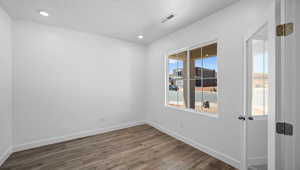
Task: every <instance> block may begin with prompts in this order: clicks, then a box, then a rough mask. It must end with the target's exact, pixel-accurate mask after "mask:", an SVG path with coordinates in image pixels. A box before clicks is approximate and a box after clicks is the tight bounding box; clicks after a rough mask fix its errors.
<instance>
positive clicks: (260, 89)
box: [249, 29, 269, 116]
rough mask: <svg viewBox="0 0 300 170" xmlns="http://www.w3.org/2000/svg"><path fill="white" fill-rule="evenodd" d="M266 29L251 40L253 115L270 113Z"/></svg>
mask: <svg viewBox="0 0 300 170" xmlns="http://www.w3.org/2000/svg"><path fill="white" fill-rule="evenodd" d="M264 30H265V29H263V30H262V31H260V32H259V33H258V35H257V36H254V37H253V38H252V39H251V41H249V49H250V56H251V57H252V90H251V91H252V101H251V103H252V109H251V110H252V111H251V112H252V113H251V114H252V116H263V115H267V114H268V91H269V90H268V89H269V84H268V51H267V36H266V35H265V34H263V33H264V32H266V31H264Z"/></svg>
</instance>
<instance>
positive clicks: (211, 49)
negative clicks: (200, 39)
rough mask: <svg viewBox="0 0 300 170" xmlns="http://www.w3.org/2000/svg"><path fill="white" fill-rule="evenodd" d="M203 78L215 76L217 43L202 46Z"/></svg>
mask: <svg viewBox="0 0 300 170" xmlns="http://www.w3.org/2000/svg"><path fill="white" fill-rule="evenodd" d="M202 59H203V67H202V68H203V71H202V73H203V78H217V44H211V45H208V46H205V47H203V48H202Z"/></svg>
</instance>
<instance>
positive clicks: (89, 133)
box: [12, 121, 145, 152]
mask: <svg viewBox="0 0 300 170" xmlns="http://www.w3.org/2000/svg"><path fill="white" fill-rule="evenodd" d="M142 124H145V121H137V122H131V123H125V124H121V125H116V126H111V127H105V128H101V129H97V130H89V131H83V132H79V133H73V134H70V135H65V136H60V137H54V138H49V139H44V140H39V141H34V142H30V143H25V144H21V145H17V146H14V147H13V149H12V151H13V152H18V151H23V150H27V149H32V148H36V147H41V146H45V145H50V144H55V143H60V142H65V141H69V140H73V139H78V138H82V137H87V136H93V135H97V134H101V133H106V132H110V131H114V130H119V129H125V128H129V127H133V126H137V125H142Z"/></svg>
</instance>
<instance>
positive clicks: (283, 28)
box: [276, 23, 294, 37]
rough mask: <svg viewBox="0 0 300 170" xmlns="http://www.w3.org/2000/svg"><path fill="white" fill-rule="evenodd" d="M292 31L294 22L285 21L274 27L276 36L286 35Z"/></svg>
mask: <svg viewBox="0 0 300 170" xmlns="http://www.w3.org/2000/svg"><path fill="white" fill-rule="evenodd" d="M293 32H294V23H287V24H281V25H277V27H276V34H277V36H279V37H281V36H288V35H290V34H292V33H293Z"/></svg>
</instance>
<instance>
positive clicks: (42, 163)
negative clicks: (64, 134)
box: [0, 125, 235, 170]
mask: <svg viewBox="0 0 300 170" xmlns="http://www.w3.org/2000/svg"><path fill="white" fill-rule="evenodd" d="M10 169H14V170H98V169H99V170H108V169H109V170H194V169H195V170H196V169H197V170H235V168H233V167H231V166H229V165H227V164H225V163H224V162H222V161H219V160H217V159H215V158H213V157H211V156H209V155H207V154H205V153H203V152H201V151H199V150H197V149H195V148H193V147H191V146H189V145H187V144H184V143H182V142H180V141H178V140H176V139H174V138H173V137H171V136H168V135H166V134H164V133H162V132H160V131H158V130H156V129H154V128H153V127H150V126H148V125H141V126H135V127H131V128H127V129H122V130H117V131H113V132H109V133H104V134H100V135H95V136H90V137H85V138H80V139H76V140H72V141H67V142H63V143H58V144H53V145H48V146H43V147H39V148H35V149H30V150H26V151H22V152H17V153H14V154H12V155H11V156H10V157H9V158H8V160H7V161H6V162H5V163H4V164H3V165H2V166H1V167H0V170H10Z"/></svg>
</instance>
